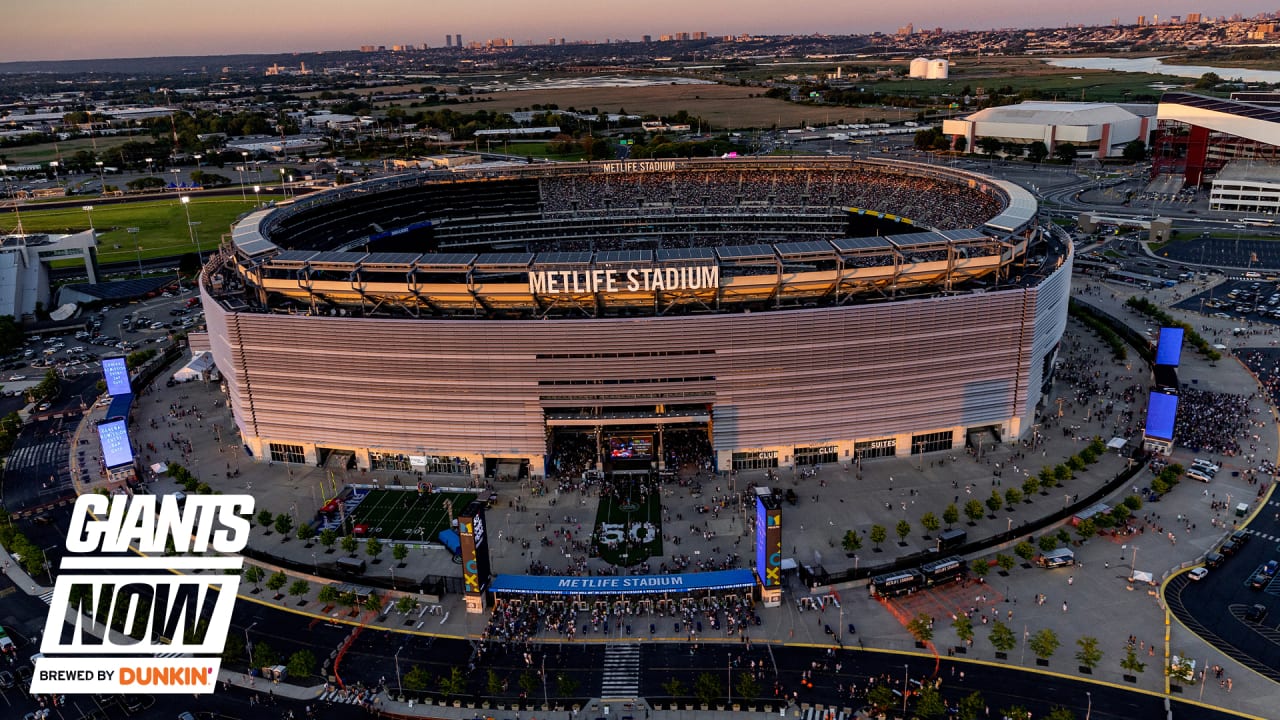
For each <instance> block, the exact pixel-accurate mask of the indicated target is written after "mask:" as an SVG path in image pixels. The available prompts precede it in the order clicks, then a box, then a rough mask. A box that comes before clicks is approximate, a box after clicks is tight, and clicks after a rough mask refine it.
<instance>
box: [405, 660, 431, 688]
mask: <svg viewBox="0 0 1280 720" xmlns="http://www.w3.org/2000/svg"><path fill="white" fill-rule="evenodd" d="M401 682H403V683H404V686H405V689H406V690H415V691H418V692H421V691H423V690H426V689H427V688H428V687H431V673H430V672H428V671H427V669H426V668H424V667H422V666H421V665H414V666H413V667H411V668H409V672H407V673H405V674H404V679H403V680H402V681H401Z"/></svg>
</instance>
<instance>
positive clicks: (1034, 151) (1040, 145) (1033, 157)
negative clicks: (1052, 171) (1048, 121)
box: [1027, 140, 1049, 163]
mask: <svg viewBox="0 0 1280 720" xmlns="http://www.w3.org/2000/svg"><path fill="white" fill-rule="evenodd" d="M1047 157H1049V146H1048V145H1045V144H1044V141H1043V140H1035V141H1032V142H1031V143H1030V144H1029V145H1027V159H1028V160H1030V161H1031V162H1033V163H1042V162H1044V159H1045V158H1047Z"/></svg>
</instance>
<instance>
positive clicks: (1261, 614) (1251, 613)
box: [1244, 603, 1267, 623]
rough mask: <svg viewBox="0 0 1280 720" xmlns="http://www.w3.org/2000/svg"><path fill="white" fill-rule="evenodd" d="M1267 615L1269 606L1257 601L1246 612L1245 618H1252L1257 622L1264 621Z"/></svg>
mask: <svg viewBox="0 0 1280 720" xmlns="http://www.w3.org/2000/svg"><path fill="white" fill-rule="evenodd" d="M1266 616H1267V606H1266V605H1263V604H1262V603H1257V604H1256V605H1254V606H1252V607H1250V608H1249V609H1248V610H1246V611H1245V612H1244V619H1245V620H1251V621H1253V622H1256V623H1260V622H1262V620H1263V618H1265V617H1266Z"/></svg>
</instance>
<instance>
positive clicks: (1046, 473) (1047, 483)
mask: <svg viewBox="0 0 1280 720" xmlns="http://www.w3.org/2000/svg"><path fill="white" fill-rule="evenodd" d="M1036 477H1038V478H1040V487H1042V488H1047V487H1052V486H1054V485H1057V484H1058V479H1057V478H1056V477H1054V474H1053V468H1052V467H1050V466H1048V465H1045V466H1044V467H1042V468H1040V474H1039V475H1037V476H1036Z"/></svg>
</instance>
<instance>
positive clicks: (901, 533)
mask: <svg viewBox="0 0 1280 720" xmlns="http://www.w3.org/2000/svg"><path fill="white" fill-rule="evenodd" d="M894 532H896V533H897V534H898V543H899V544H901V543H905V542H906V541H907V536H908V535H910V534H911V523H909V522H907V521H906V520H899V521H898V525H897V527H895V528H894Z"/></svg>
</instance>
